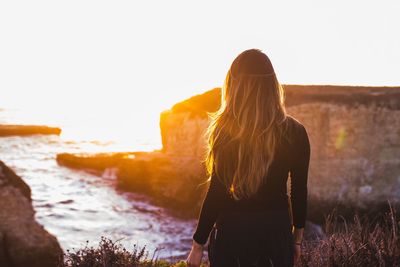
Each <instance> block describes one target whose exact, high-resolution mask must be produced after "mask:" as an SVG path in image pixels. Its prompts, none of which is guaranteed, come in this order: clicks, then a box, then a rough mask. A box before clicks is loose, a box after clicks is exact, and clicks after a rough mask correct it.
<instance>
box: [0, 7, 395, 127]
mask: <svg viewBox="0 0 400 267" xmlns="http://www.w3.org/2000/svg"><path fill="white" fill-rule="evenodd" d="M399 14H400V1H389V0H382V1H351V0H347V1H342V0H340V1H339V0H336V1H322V0H319V1H282V0H280V1H240V2H239V1H232V0H230V1H229V0H226V1H217V0H214V1H188V0H186V1H173V0H170V1H133V0H131V1H82V0H79V1H55V0H52V1H15V0H13V1H1V2H0V107H2V106H3V107H4V106H11V107H22V108H29V107H30V108H42V109H48V108H53V109H55V110H64V111H65V110H70V109H71V107H72V108H73V109H76V110H80V111H86V112H95V111H96V112H100V110H101V111H102V112H103V113H105V112H106V111H104V110H105V109H112V110H114V111H115V110H117V111H115V112H117V113H118V114H120V113H123V112H125V113H126V112H130V113H131V117H134V118H137V117H140V116H142V115H145V114H148V116H147V117H145V119H142V122H143V123H145V121H147V120H151V121H152V123H153V126H154V125H156V126H158V114H159V112H160V111H161V110H163V109H166V108H169V107H170V106H171V105H172V104H174V103H175V102H177V101H180V100H182V99H185V98H187V97H190V96H192V95H194V94H198V93H202V92H204V91H206V90H209V89H211V88H213V87H216V86H221V85H222V82H223V79H224V77H225V74H226V71H227V70H228V67H229V66H230V64H231V62H232V61H233V59H234V58H235V57H236V56H237V55H238V54H239V53H240V52H241V51H243V50H245V49H249V48H260V49H261V50H263V51H264V52H265V53H266V54H267V55H268V56H269V57H270V58H271V60H272V63H273V65H274V67H275V70H276V72H277V74H278V78H279V79H280V81H281V82H282V83H291V84H293V83H296V84H343V85H400V34H399V32H400V30H399V29H400V15H399ZM117 113H115V114H117ZM142 117H143V116H142ZM154 118H155V119H154ZM154 120H155V121H154ZM143 125H144V124H143ZM153 126H152V127H153Z"/></svg>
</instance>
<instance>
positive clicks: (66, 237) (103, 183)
mask: <svg viewBox="0 0 400 267" xmlns="http://www.w3.org/2000/svg"><path fill="white" fill-rule="evenodd" d="M6 114H7V112H6V111H5V110H0V124H1V123H9V124H21V123H20V122H21V121H13V120H12V119H10V117H7V115H6ZM113 145H114V143H113V142H108V141H98V140H79V141H74V140H68V139H64V138H63V137H62V134H61V135H60V136H56V135H40V134H38V135H32V136H27V137H20V136H12V137H0V159H1V160H2V161H4V162H5V163H6V164H7V165H8V166H9V167H11V168H12V169H13V170H14V171H15V172H16V173H17V174H18V175H19V176H21V177H22V178H23V179H24V181H25V182H26V183H27V184H28V185H29V186H30V188H31V190H32V199H33V206H34V208H35V210H36V214H35V216H36V219H37V221H38V222H39V223H41V224H42V225H43V226H44V227H45V228H46V229H47V230H48V231H49V232H50V233H52V234H53V235H55V236H56V237H57V239H58V241H59V242H60V244H61V246H62V248H63V249H64V250H65V251H66V250H67V249H70V250H72V249H79V248H83V247H84V246H86V244H87V241H88V245H89V246H96V245H97V244H98V242H99V241H100V238H101V236H105V237H107V238H110V239H112V240H114V241H117V240H118V242H119V243H121V245H123V246H124V247H125V248H127V249H128V250H132V249H133V245H134V244H137V245H139V246H140V247H143V246H146V248H147V250H148V251H149V256H150V257H151V256H152V255H153V252H154V251H155V250H157V252H156V254H155V255H156V256H158V257H159V258H171V257H175V258H177V259H179V258H181V259H182V258H185V256H186V255H187V253H188V252H189V249H190V246H191V240H192V239H191V238H192V234H193V230H194V228H195V226H196V221H195V220H182V219H178V218H175V217H173V216H171V215H169V214H168V212H167V211H166V210H165V209H163V208H161V207H157V206H154V205H152V204H151V203H150V201H149V199H148V198H147V197H146V196H144V195H141V194H135V193H128V192H121V191H118V190H116V188H115V183H116V177H115V170H113V169H108V170H106V171H105V172H104V173H103V174H102V175H101V176H97V175H94V174H90V173H87V172H84V171H80V170H73V169H69V168H66V167H63V166H59V165H58V164H57V162H56V155H57V153H62V152H71V153H81V152H104V151H113V150H115V149H116V147H118V146H114V147H113ZM152 145H154V144H152V142H151V140H150V141H149V140H142V141H140V140H138V141H137V148H150V147H151V146H152ZM146 146H147V147H146ZM154 146H155V145H154ZM138 150H142V149H138ZM144 150H146V149H143V150H142V151H144ZM130 151H135V150H130Z"/></svg>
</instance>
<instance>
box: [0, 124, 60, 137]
mask: <svg viewBox="0 0 400 267" xmlns="http://www.w3.org/2000/svg"><path fill="white" fill-rule="evenodd" d="M60 133H61V128H58V127H49V126H45V125H14V124H0V136H13V135H17V136H24V135H33V134H55V135H60Z"/></svg>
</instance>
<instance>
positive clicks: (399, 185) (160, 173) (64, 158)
mask: <svg viewBox="0 0 400 267" xmlns="http://www.w3.org/2000/svg"><path fill="white" fill-rule="evenodd" d="M284 88H285V94H286V109H287V112H288V113H289V114H290V115H292V116H294V117H295V118H297V119H298V120H299V121H300V122H302V123H303V124H304V126H305V128H306V130H307V132H308V135H309V138H310V143H311V161H310V170H309V182H308V187H309V205H308V219H309V220H311V221H313V222H317V223H323V222H324V217H325V216H326V215H327V214H328V213H330V212H331V210H332V209H333V208H335V207H336V208H337V209H338V213H339V214H343V215H344V216H345V217H348V218H352V216H353V214H354V212H355V211H356V212H358V211H359V212H360V213H370V214H376V213H380V212H382V211H383V210H387V207H388V205H387V204H388V202H387V201H388V200H389V201H391V203H392V204H393V205H394V207H395V208H396V209H399V206H400V204H399V203H400V176H399V174H400V88H398V87H351V86H299V85H286V86H284ZM220 98H221V91H220V88H215V89H213V90H210V91H208V92H205V93H204V94H201V95H196V96H193V97H191V98H190V99H187V100H185V101H182V102H180V103H177V104H175V105H174V106H173V107H172V108H171V109H169V110H166V111H164V112H162V113H161V114H160V129H161V137H162V144H163V147H162V149H161V150H160V151H154V152H149V153H146V152H140V153H139V154H138V155H136V154H135V152H133V153H131V154H130V155H128V154H127V155H126V157H125V156H121V155H119V159H116V158H115V155H114V156H112V155H110V156H106V157H105V156H104V155H102V156H101V157H97V156H96V155H91V156H85V157H82V156H79V155H69V154H61V155H58V157H57V160H58V162H59V163H60V164H64V165H67V166H72V167H78V168H91V166H93V164H94V165H96V166H97V170H98V171H104V169H105V168H108V167H116V168H118V170H119V171H118V181H119V184H120V186H121V187H123V188H125V189H128V190H133V191H137V192H146V193H148V194H150V195H152V196H153V197H154V199H155V200H156V201H159V202H163V203H164V204H165V205H167V206H168V205H170V206H173V207H175V208H179V209H180V210H182V211H183V212H184V213H187V214H189V215H190V216H196V215H197V214H198V211H199V208H200V205H201V200H202V198H203V196H204V193H205V191H206V189H207V184H204V183H203V182H204V181H205V180H206V179H207V177H205V171H204V165H203V163H202V160H203V159H204V154H205V149H206V140H205V138H204V137H205V136H204V134H205V130H206V127H207V125H208V124H209V118H208V116H207V112H213V111H216V110H217V109H218V108H219V106H220V100H221V99H220ZM107 157H109V160H107ZM98 159H100V160H98ZM288 185H289V182H288ZM288 191H289V192H290V188H288Z"/></svg>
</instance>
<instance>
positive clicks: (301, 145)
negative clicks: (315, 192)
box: [290, 125, 310, 242]
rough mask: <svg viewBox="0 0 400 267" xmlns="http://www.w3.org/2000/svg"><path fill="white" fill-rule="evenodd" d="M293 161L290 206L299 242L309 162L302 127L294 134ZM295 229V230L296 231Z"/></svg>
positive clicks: (307, 143) (307, 140)
mask: <svg viewBox="0 0 400 267" xmlns="http://www.w3.org/2000/svg"><path fill="white" fill-rule="evenodd" d="M293 149H294V151H293V153H294V160H293V164H292V168H291V170H290V181H291V190H290V194H291V206H292V216H293V234H294V241H295V242H301V240H302V237H303V229H302V228H304V226H305V222H306V215H307V193H308V192H307V180H308V167H309V162H310V141H309V139H308V134H307V131H306V129H305V128H304V126H303V125H301V127H300V131H298V132H297V133H296V136H295V145H294V148H293ZM296 228H297V229H296Z"/></svg>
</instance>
